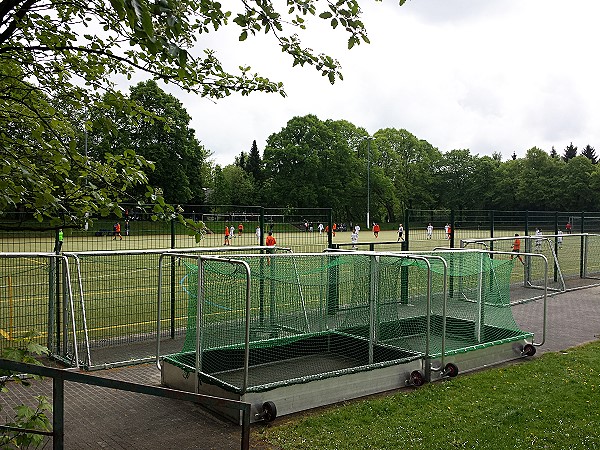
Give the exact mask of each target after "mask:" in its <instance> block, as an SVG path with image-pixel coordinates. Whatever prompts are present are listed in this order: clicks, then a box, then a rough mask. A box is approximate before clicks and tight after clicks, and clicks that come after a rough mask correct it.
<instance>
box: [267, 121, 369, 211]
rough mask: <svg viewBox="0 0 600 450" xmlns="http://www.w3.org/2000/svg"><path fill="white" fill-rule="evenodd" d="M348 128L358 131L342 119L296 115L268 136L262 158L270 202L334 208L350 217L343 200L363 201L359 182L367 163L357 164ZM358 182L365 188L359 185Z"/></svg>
mask: <svg viewBox="0 0 600 450" xmlns="http://www.w3.org/2000/svg"><path fill="white" fill-rule="evenodd" d="M351 128H354V129H355V131H356V127H354V126H353V125H352V124H350V123H348V122H345V121H325V122H323V121H321V120H319V119H318V118H317V117H316V116H314V115H307V116H304V117H294V118H293V119H291V120H290V121H288V123H287V125H286V127H285V128H283V129H282V130H281V131H280V132H279V133H275V134H272V135H271V136H269V138H268V139H267V146H266V148H265V151H264V157H263V163H264V173H265V195H267V196H268V199H269V204H273V205H280V206H290V207H318V208H333V209H334V210H335V211H336V212H338V213H339V214H341V215H343V216H345V218H348V219H351V218H352V217H347V216H346V215H347V214H354V212H352V213H349V212H348V210H347V205H348V204H349V203H353V204H355V205H356V204H360V205H364V204H365V203H366V202H365V199H366V183H364V182H363V183H360V184H359V183H357V180H359V179H360V177H361V174H363V175H366V173H365V170H366V165H365V166H364V169H361V166H362V164H361V163H360V161H359V159H358V158H357V156H356V154H355V153H354V152H353V151H352V150H351V149H350V147H349V145H348V141H347V140H346V139H345V135H347V134H348V133H350V129H351ZM342 129H343V130H344V131H343V132H342V131H341V130H342ZM362 179H363V180H366V176H363V178H362ZM360 185H363V186H365V187H364V188H362V190H358V187H357V186H360ZM362 210H363V211H365V209H364V207H363V209H362ZM353 211H354V209H353Z"/></svg>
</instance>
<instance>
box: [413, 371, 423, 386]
mask: <svg viewBox="0 0 600 450" xmlns="http://www.w3.org/2000/svg"><path fill="white" fill-rule="evenodd" d="M410 384H412V385H413V386H423V384H425V377H424V376H423V374H422V373H421V372H419V371H418V370H414V371H412V372H411V373H410Z"/></svg>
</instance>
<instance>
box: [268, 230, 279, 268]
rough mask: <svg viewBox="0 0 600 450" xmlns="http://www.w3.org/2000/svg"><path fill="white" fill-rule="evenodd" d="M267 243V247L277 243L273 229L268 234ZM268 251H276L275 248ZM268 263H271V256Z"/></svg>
mask: <svg viewBox="0 0 600 450" xmlns="http://www.w3.org/2000/svg"><path fill="white" fill-rule="evenodd" d="M265 244H266V245H267V247H274V246H275V244H277V241H276V240H275V238H274V237H273V232H272V231H269V234H268V235H267V239H265ZM267 253H275V249H274V248H270V249H268V250H267ZM267 264H271V258H267Z"/></svg>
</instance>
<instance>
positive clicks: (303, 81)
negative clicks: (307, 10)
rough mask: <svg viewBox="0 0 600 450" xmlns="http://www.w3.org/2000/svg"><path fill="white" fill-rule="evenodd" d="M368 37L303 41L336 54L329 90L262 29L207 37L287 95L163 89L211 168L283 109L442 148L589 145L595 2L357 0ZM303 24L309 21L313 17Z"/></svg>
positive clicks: (273, 126)
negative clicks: (247, 35)
mask: <svg viewBox="0 0 600 450" xmlns="http://www.w3.org/2000/svg"><path fill="white" fill-rule="evenodd" d="M362 3H363V5H362V7H363V10H364V14H363V21H364V23H365V25H366V27H367V29H368V32H369V38H370V40H371V44H370V45H360V46H359V47H357V48H355V49H352V50H351V51H348V50H347V49H346V47H345V39H346V37H345V36H344V35H343V33H342V32H337V31H336V32H334V31H332V30H330V29H326V27H324V26H323V25H322V24H318V21H313V22H316V24H318V25H317V27H316V29H315V28H309V29H310V30H311V31H310V32H309V34H308V35H307V36H306V37H303V39H304V41H305V44H306V45H307V46H310V47H312V48H314V49H315V51H318V52H320V51H324V52H328V53H330V54H332V55H333V56H334V57H336V58H338V59H339V60H340V62H341V64H342V67H343V73H344V81H342V82H337V83H336V84H335V85H334V86H331V85H330V84H329V82H328V81H327V80H326V79H324V78H323V77H321V76H320V75H319V74H318V73H317V72H316V71H315V70H314V69H313V68H311V67H304V68H298V67H295V68H292V67H291V60H290V58H289V57H287V56H286V55H284V54H282V53H281V52H280V51H279V49H278V47H277V46H276V45H275V43H274V42H272V41H269V39H267V38H265V37H264V36H261V37H258V38H257V39H249V40H248V42H245V43H239V42H238V41H237V36H235V35H233V34H230V35H227V36H222V35H220V34H219V35H218V40H217V37H216V36H217V35H215V37H214V38H212V37H211V38H209V40H208V41H205V42H203V44H206V45H209V46H212V47H213V48H216V49H217V51H218V55H219V56H220V57H221V58H222V60H223V61H224V62H226V64H227V67H229V68H232V67H236V66H237V65H240V64H246V65H251V66H252V68H253V71H256V72H259V73H261V74H262V75H265V76H267V77H269V78H271V79H273V80H278V81H283V82H284V84H285V87H286V92H287V93H288V97H286V98H281V97H280V96H278V95H276V94H268V95H267V94H253V95H250V96H248V97H241V96H237V95H234V96H232V97H230V98H227V99H224V100H220V101H219V102H218V103H217V104H214V103H212V102H210V101H208V100H206V99H200V98H199V97H197V96H188V95H186V94H184V93H182V92H176V91H172V90H169V92H171V93H173V94H174V95H176V96H177V97H178V98H179V99H180V100H181V101H182V102H183V104H184V106H185V107H186V109H187V110H188V112H189V113H190V115H191V117H192V127H193V128H194V129H195V130H196V134H197V137H198V138H199V139H200V140H201V142H202V143H203V144H204V145H205V146H206V147H207V148H208V149H209V150H211V151H212V152H213V159H214V160H215V161H216V162H217V163H219V164H222V165H225V164H230V163H233V161H234V158H235V156H237V155H239V153H240V152H241V151H248V150H249V149H250V146H251V144H252V141H253V140H256V141H257V144H258V147H259V150H261V151H262V150H263V148H264V145H265V141H266V139H267V137H268V136H269V135H270V134H272V133H276V132H278V131H280V130H281V128H283V127H284V126H285V124H286V123H287V121H288V120H290V119H291V118H292V117H294V116H299V115H300V116H301V115H305V114H315V115H317V116H318V117H319V118H320V119H322V120H325V119H345V120H348V121H350V122H352V123H354V124H355V125H356V126H362V127H364V128H366V129H367V131H369V132H370V133H374V132H375V131H377V130H378V129H380V128H387V127H391V128H405V129H407V130H408V131H410V132H411V133H413V134H415V135H416V136H417V137H418V138H420V139H425V140H427V141H428V142H430V143H431V144H432V145H434V146H436V147H438V148H439V149H440V150H441V151H443V152H446V151H449V150H452V149H455V148H467V149H470V150H471V153H472V154H480V155H491V154H492V152H501V153H502V155H503V158H504V159H508V158H509V157H510V155H511V154H512V153H513V152H516V153H517V155H518V156H523V155H524V154H525V152H526V151H527V149H529V148H531V147H533V146H538V147H540V148H542V149H544V150H546V151H550V149H551V147H552V146H555V148H556V149H557V151H559V152H562V150H563V149H564V148H565V147H566V146H567V145H568V144H569V143H570V142H571V141H572V142H573V143H574V145H577V146H579V147H580V148H582V147H584V146H585V145H587V144H590V145H592V146H594V147H600V128H599V127H598V126H597V123H598V117H597V113H596V112H595V110H596V108H595V106H596V105H597V104H598V103H599V100H600V87H599V86H598V84H597V81H595V74H594V70H595V67H594V64H593V57H594V55H595V45H594V44H595V42H596V36H595V34H594V33H595V29H596V25H597V24H596V23H595V21H596V20H597V18H598V17H599V13H600V2H597V1H596V0H577V1H573V2H564V1H558V0H528V1H522V0H485V1H481V0H455V1H452V2H450V1H448V0H409V1H408V2H407V3H406V4H405V5H404V6H403V7H399V6H398V5H397V2H395V1H388V2H382V3H379V2H371V1H368V0H365V1H363V2H362ZM313 22H311V23H309V27H310V26H312V25H313Z"/></svg>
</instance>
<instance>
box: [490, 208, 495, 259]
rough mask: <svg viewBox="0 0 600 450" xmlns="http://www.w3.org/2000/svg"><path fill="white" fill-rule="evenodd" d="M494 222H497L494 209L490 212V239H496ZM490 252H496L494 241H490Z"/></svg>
mask: <svg viewBox="0 0 600 450" xmlns="http://www.w3.org/2000/svg"><path fill="white" fill-rule="evenodd" d="M494 220H495V214H494V210H493V209H492V210H491V211H490V237H491V238H493V237H494V226H495V225H494ZM490 251H492V252H493V251H494V241H490ZM492 256H493V255H492Z"/></svg>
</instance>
